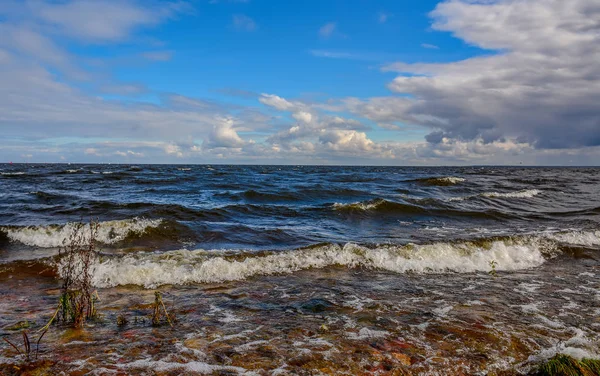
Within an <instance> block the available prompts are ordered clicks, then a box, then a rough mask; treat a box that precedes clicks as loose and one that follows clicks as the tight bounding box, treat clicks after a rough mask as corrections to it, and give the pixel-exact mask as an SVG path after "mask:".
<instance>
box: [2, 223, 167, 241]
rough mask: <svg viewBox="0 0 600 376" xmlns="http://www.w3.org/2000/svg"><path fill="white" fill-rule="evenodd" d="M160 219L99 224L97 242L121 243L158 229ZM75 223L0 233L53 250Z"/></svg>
mask: <svg viewBox="0 0 600 376" xmlns="http://www.w3.org/2000/svg"><path fill="white" fill-rule="evenodd" d="M162 222H163V220H162V219H145V218H132V219H124V220H116V221H106V222H100V223H99V228H98V236H97V239H96V240H97V241H98V242H100V243H104V244H114V243H118V242H120V241H123V240H124V239H125V238H127V237H128V236H132V235H140V234H143V233H144V232H146V231H147V230H150V229H152V228H156V227H158V226H159V225H160V224H161V223H162ZM74 228H75V223H66V224H64V225H47V226H25V227H17V226H2V227H0V231H1V232H3V233H5V234H6V237H7V238H8V240H10V241H13V242H20V243H22V244H25V245H28V246H34V247H41V248H55V247H60V246H62V245H63V241H64V240H65V239H67V238H68V237H69V236H70V235H71V233H72V232H73V229H74Z"/></svg>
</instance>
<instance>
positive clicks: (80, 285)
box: [42, 220, 99, 330]
mask: <svg viewBox="0 0 600 376" xmlns="http://www.w3.org/2000/svg"><path fill="white" fill-rule="evenodd" d="M98 228H99V224H98V222H97V221H94V220H91V221H90V223H89V231H87V229H88V225H86V224H85V223H76V224H74V225H73V230H72V232H71V234H70V235H69V237H68V238H66V239H65V240H64V241H63V245H62V247H60V249H59V251H58V261H57V268H58V272H59V275H60V276H61V278H62V281H63V283H62V287H61V294H60V298H59V303H58V307H57V309H56V311H55V312H54V315H53V316H52V318H51V319H50V321H49V322H48V324H47V325H46V326H45V327H44V328H42V330H48V327H49V326H50V324H52V322H54V321H55V320H56V321H62V322H63V323H72V324H73V326H74V327H76V328H81V327H82V326H83V324H84V323H85V322H86V320H88V319H92V318H95V317H96V314H97V313H96V307H95V301H96V300H99V299H98V293H97V292H96V291H95V290H93V286H92V265H93V263H94V260H95V259H96V256H97V253H96V237H97V235H98Z"/></svg>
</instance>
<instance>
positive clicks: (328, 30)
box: [319, 22, 337, 38]
mask: <svg viewBox="0 0 600 376" xmlns="http://www.w3.org/2000/svg"><path fill="white" fill-rule="evenodd" d="M336 28H337V24H336V23H335V22H329V23H326V24H325V25H323V26H321V28H320V29H319V35H320V36H321V37H322V38H329V37H331V36H332V35H333V33H334V32H335V31H336Z"/></svg>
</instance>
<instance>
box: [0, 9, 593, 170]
mask: <svg viewBox="0 0 600 376" xmlns="http://www.w3.org/2000/svg"><path fill="white" fill-rule="evenodd" d="M598 9H600V1H598V0H591V1H590V0H587V1H586V0H574V1H570V2H567V3H565V2H561V1H558V0H485V1H484V0H469V1H467V0H446V1H437V0H436V1H430V0H426V1H404V0H403V1H400V0H396V1H388V0H379V1H366V0H346V1H341V0H338V1H333V0H322V1H316V0H309V1H276V0H195V1H135V0H125V1H112V0H104V1H99V0H61V1H58V0H56V1H54V0H25V1H13V0H7V1H3V2H2V4H0V79H1V80H2V82H3V85H2V88H1V89H0V103H2V104H0V113H2V115H0V129H1V130H2V131H3V132H2V133H1V134H0V141H1V142H2V146H1V147H0V158H1V159H2V160H4V161H22V162H59V161H63V162H114V163H118V162H123V163H310V164H391V165H438V164H480V163H493V164H516V163H526V164H597V161H598V160H600V152H599V150H598V146H599V145H600V110H598V108H597V106H596V104H595V103H597V99H599V98H600V84H599V81H600V80H599V79H598V78H597V77H598V75H597V74H600V68H598V64H597V63H596V61H597V60H596V59H595V57H597V56H598V54H599V53H600V48H599V47H598V46H599V45H600V43H599V42H600V40H599V39H600V37H599V36H598V34H597V33H595V32H594V31H593V30H595V27H600V26H599V25H600V17H598V15H599V11H598ZM594 25H595V26H594Z"/></svg>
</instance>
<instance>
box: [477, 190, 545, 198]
mask: <svg viewBox="0 0 600 376" xmlns="http://www.w3.org/2000/svg"><path fill="white" fill-rule="evenodd" d="M540 193H542V191H540V190H539V189H526V190H523V191H517V192H507V193H500V192H485V193H482V194H481V195H482V196H484V197H488V198H532V197H534V196H537V195H539V194H540Z"/></svg>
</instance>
